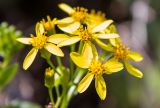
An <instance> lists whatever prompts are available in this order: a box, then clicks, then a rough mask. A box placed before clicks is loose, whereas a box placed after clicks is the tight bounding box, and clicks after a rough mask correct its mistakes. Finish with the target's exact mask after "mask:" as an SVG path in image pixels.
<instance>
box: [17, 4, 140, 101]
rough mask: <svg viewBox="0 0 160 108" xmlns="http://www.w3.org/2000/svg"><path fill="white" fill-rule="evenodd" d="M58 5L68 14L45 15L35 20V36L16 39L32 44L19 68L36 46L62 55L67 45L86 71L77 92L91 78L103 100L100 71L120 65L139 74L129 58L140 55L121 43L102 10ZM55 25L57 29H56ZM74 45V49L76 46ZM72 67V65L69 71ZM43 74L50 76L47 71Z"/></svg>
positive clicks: (27, 62) (27, 63)
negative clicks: (100, 51) (103, 54)
mask: <svg viewBox="0 0 160 108" xmlns="http://www.w3.org/2000/svg"><path fill="white" fill-rule="evenodd" d="M59 7H60V9H62V10H63V11H64V12H66V13H67V14H68V17H66V18H63V19H57V18H54V19H51V18H50V17H49V16H48V17H47V20H44V19H43V20H42V21H39V22H38V23H37V24H36V27H35V28H36V29H35V31H36V36H34V35H31V37H30V38H18V39H17V40H18V41H19V42H21V43H24V44H28V45H32V47H33V48H32V49H31V51H30V52H29V53H28V55H27V56H26V58H25V59H24V62H23V68H24V69H25V70H26V69H28V68H29V67H30V65H31V64H32V62H33V60H34V59H35V57H36V55H37V53H38V51H39V50H43V49H45V50H46V51H48V53H51V54H54V55H55V56H60V57H63V56H64V55H65V54H64V53H63V51H62V50H61V49H60V48H61V47H65V46H71V49H72V50H71V51H70V58H71V60H72V62H73V63H74V64H75V65H76V66H77V67H79V68H82V69H85V70H87V71H88V72H87V73H86V75H85V76H84V78H82V80H81V81H80V82H79V83H78V86H77V91H78V92H79V93H82V92H84V91H85V90H86V89H87V88H88V87H89V85H90V83H91V81H92V80H93V79H95V88H96V91H97V94H98V95H99V97H100V98H101V99H102V100H104V99H105V98H106V92H107V88H106V84H105V80H104V78H103V75H104V74H107V75H109V74H112V73H116V72H119V71H120V70H122V69H123V67H124V66H125V68H126V69H127V71H128V72H129V73H130V74H131V75H133V76H135V77H138V78H142V77H143V74H142V72H141V71H140V70H138V69H137V68H135V67H133V66H132V65H131V64H130V63H129V61H130V60H133V61H135V62H139V61H141V60H142V59H143V57H142V56H141V55H140V54H138V53H136V52H133V51H131V49H130V48H129V47H128V46H126V45H123V43H122V41H121V39H120V35H119V34H118V33H117V31H116V28H115V25H114V21H113V20H111V19H106V18H105V14H104V13H102V12H96V11H94V10H92V11H88V9H86V8H83V7H76V8H72V7H70V6H69V5H67V4H64V3H61V4H59ZM56 27H57V29H59V30H58V31H61V33H58V32H57V30H56ZM97 45H98V46H99V47H101V48H102V49H103V50H104V52H103V53H106V52H107V53H108V54H109V55H110V56H106V57H105V58H109V59H105V58H104V57H102V56H101V55H100V54H99V52H98V50H97V48H96V46H97ZM77 46H78V49H76V48H77ZM41 53H42V52H41ZM49 64H50V63H49ZM72 65H73V64H72ZM61 66H62V65H61ZM51 67H52V68H53V69H54V71H55V72H56V70H55V67H54V66H53V65H51ZM63 67H64V66H63ZM71 67H72V66H71ZM74 68H75V67H72V69H70V71H71V70H74ZM79 68H76V69H79ZM47 75H49V76H50V73H47ZM57 75H58V74H57ZM65 77H67V76H65ZM55 82H56V79H55ZM72 82H73V81H72Z"/></svg>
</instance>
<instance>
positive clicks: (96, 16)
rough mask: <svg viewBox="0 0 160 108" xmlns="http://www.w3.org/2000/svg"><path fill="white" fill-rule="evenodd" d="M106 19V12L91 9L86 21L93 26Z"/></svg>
mask: <svg viewBox="0 0 160 108" xmlns="http://www.w3.org/2000/svg"><path fill="white" fill-rule="evenodd" d="M105 20H106V18H105V13H102V12H101V11H98V12H96V11H95V10H91V12H90V13H88V17H87V21H86V23H87V26H89V27H91V28H93V27H95V26H97V25H99V24H100V23H102V22H103V21H105Z"/></svg>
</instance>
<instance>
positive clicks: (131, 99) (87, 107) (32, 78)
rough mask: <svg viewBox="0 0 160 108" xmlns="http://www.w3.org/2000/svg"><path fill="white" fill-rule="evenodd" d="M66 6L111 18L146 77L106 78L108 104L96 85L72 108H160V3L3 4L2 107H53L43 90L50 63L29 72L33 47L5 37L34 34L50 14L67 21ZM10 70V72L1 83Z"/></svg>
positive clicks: (43, 0) (37, 0)
mask: <svg viewBox="0 0 160 108" xmlns="http://www.w3.org/2000/svg"><path fill="white" fill-rule="evenodd" d="M61 2H64V3H67V4H69V5H71V6H83V7H86V8H88V9H89V10H90V9H95V10H97V11H99V10H100V11H102V12H104V13H106V17H107V18H111V19H113V20H114V21H115V22H116V25H117V29H118V32H119V33H120V35H121V37H122V40H123V42H124V43H126V44H128V45H129V46H130V47H131V48H132V49H133V50H134V51H137V52H139V53H141V54H142V55H143V56H144V60H143V61H142V62H141V63H138V64H135V66H137V67H138V68H140V69H141V70H142V72H143V73H144V77H143V78H142V79H138V78H134V77H133V76H131V75H129V74H128V73H127V72H126V71H125V70H124V71H122V72H119V73H118V74H113V75H109V76H106V83H107V88H108V94H107V99H106V100H105V101H101V100H100V99H99V98H98V96H97V94H96V91H95V89H94V83H92V86H91V87H90V88H89V89H88V90H87V91H86V92H85V93H83V94H81V95H77V96H75V97H74V98H73V99H72V101H71V103H70V105H69V108H160V102H159V100H160V0H32V1H29V0H0V23H1V26H0V45H1V46H0V65H1V64H3V63H4V61H5V58H6V56H9V57H8V58H7V59H9V61H6V62H7V65H6V67H0V89H1V91H0V108H4V105H7V106H6V108H12V107H11V106H14V107H13V108H31V106H32V107H33V108H40V107H42V108H43V107H44V106H45V105H46V104H48V103H49V97H48V93H47V89H46V88H45V87H44V85H43V84H44V80H43V79H44V72H43V71H44V69H45V68H46V67H47V65H46V62H45V61H44V60H43V59H42V58H40V56H38V58H37V59H36V60H35V62H34V63H33V65H32V66H31V67H30V68H29V69H28V70H27V71H24V70H23V69H22V62H23V59H24V57H25V56H26V54H27V52H28V51H29V49H30V47H28V46H25V47H24V48H23V46H21V44H17V43H16V42H15V41H13V42H9V43H8V44H9V45H6V43H5V42H4V41H3V40H2V37H3V39H5V40H6V41H10V39H11V38H13V39H14V38H17V37H20V36H29V34H31V33H33V34H34V26H35V24H36V22H37V21H40V20H41V19H42V18H46V16H47V15H50V16H51V17H52V18H54V17H57V18H63V17H65V16H66V14H65V13H64V12H63V11H61V10H60V9H59V8H58V7H57V4H59V3H61ZM4 21H6V22H8V24H9V25H8V24H7V23H4ZM2 22H3V23H2ZM10 25H14V26H10ZM4 27H6V28H5V30H3V28H4ZM6 30H8V31H7V32H6ZM17 31H18V32H17ZM20 31H22V32H20ZM2 33H3V34H2ZM2 44H3V45H2ZM14 45H15V46H14ZM63 50H65V52H66V53H67V52H68V51H67V49H63ZM53 61H54V60H53ZM17 63H19V67H18V66H17ZM64 63H67V61H64ZM13 65H14V66H13ZM7 69H9V70H10V71H9V72H10V73H7V75H6V76H5V75H3V78H2V73H4V72H5V71H6V70H7ZM7 71H8V70H7ZM9 75H10V76H9ZM7 79H8V80H7ZM4 80H5V85H2V81H4ZM9 80H10V82H9ZM2 86H3V87H2ZM30 102H31V103H30ZM33 103H35V104H33Z"/></svg>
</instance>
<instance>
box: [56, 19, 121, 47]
mask: <svg viewBox="0 0 160 108" xmlns="http://www.w3.org/2000/svg"><path fill="white" fill-rule="evenodd" d="M112 22H113V21H112V20H107V21H104V22H102V23H101V24H99V25H98V26H96V27H94V28H92V29H90V28H79V29H78V30H77V31H76V32H74V33H72V34H71V35H72V36H71V37H69V38H68V39H66V40H63V41H61V42H60V43H58V46H59V47H62V46H67V45H71V44H75V43H77V42H79V41H83V42H84V44H85V43H90V42H92V41H94V40H95V39H110V38H118V37H119V35H118V34H115V33H112V34H105V33H99V32H100V31H102V30H104V29H105V28H107V27H108V26H109V25H110V24H111V23H112ZM66 31H69V30H67V29H66ZM88 45H91V44H88Z"/></svg>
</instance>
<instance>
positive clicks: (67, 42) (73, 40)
mask: <svg viewBox="0 0 160 108" xmlns="http://www.w3.org/2000/svg"><path fill="white" fill-rule="evenodd" d="M80 40H81V38H80V37H79V36H74V37H70V38H68V39H66V40H64V41H61V42H60V43H58V45H57V46H59V47H62V46H67V45H71V44H74V43H77V42H78V41H80Z"/></svg>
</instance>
